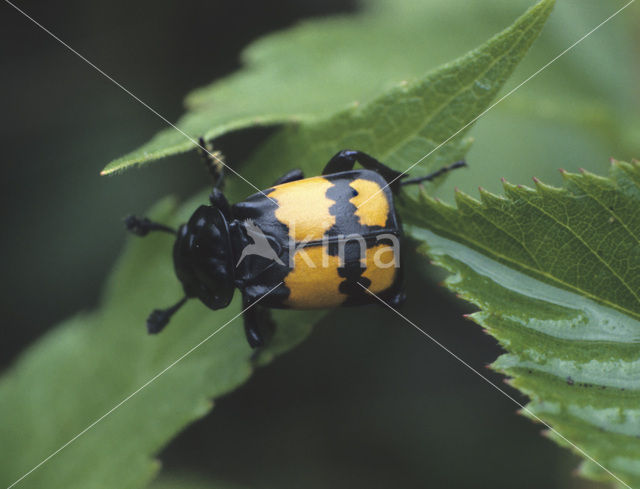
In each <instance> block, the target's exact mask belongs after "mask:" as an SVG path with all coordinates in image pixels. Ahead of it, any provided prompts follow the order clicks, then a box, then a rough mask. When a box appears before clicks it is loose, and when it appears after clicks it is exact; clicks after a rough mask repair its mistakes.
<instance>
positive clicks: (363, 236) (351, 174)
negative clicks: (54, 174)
mask: <svg viewBox="0 0 640 489" xmlns="http://www.w3.org/2000/svg"><path fill="white" fill-rule="evenodd" d="M200 143H201V146H202V147H203V148H204V141H200ZM205 157H206V158H207V161H208V164H209V168H210V170H211V172H212V174H213V176H214V179H215V184H214V188H213V191H212V193H211V195H210V197H209V205H202V206H200V207H198V208H197V209H196V210H195V212H194V213H193V215H192V216H191V218H190V219H189V221H188V222H187V223H186V224H183V225H181V226H180V227H179V228H178V230H177V231H175V230H173V229H171V228H170V227H167V226H165V225H163V224H158V223H154V222H152V221H150V220H149V219H146V218H142V219H141V218H137V217H135V216H129V217H128V218H127V219H126V220H125V223H126V226H127V229H128V230H129V231H131V232H133V233H135V234H137V235H139V236H145V235H146V234H148V233H149V232H150V231H164V232H169V233H172V234H175V235H176V240H175V244H174V247H173V261H174V268H175V272H176V275H177V276H178V279H179V280H180V282H181V283H182V286H183V288H184V293H185V297H184V298H183V299H181V300H180V301H179V302H178V303H177V304H175V305H173V306H172V307H169V308H167V309H156V310H154V311H153V312H152V313H151V315H150V316H149V318H148V319H147V329H148V331H149V333H158V332H160V331H161V330H162V329H163V328H164V327H165V326H166V325H167V323H168V322H169V320H170V318H171V316H172V315H173V314H174V313H175V312H176V311H177V310H178V309H179V308H180V307H181V306H182V305H183V304H184V303H185V302H186V300H187V299H190V298H198V299H200V300H201V301H202V302H203V303H204V304H205V305H206V306H207V307H209V308H211V309H221V308H224V307H226V306H228V305H229V303H230V302H231V299H232V298H233V294H234V292H235V289H239V290H240V292H241V293H242V298H243V307H244V309H245V311H244V313H243V317H244V327H245V332H246V335H247V340H248V342H249V344H250V345H251V347H254V348H255V347H258V346H261V345H263V344H264V343H265V340H266V338H268V337H269V336H270V335H271V334H272V332H273V329H274V324H273V322H272V321H271V318H270V314H269V311H268V310H269V308H291V309H315V308H332V307H338V306H350V305H361V304H368V303H372V302H376V300H378V299H376V297H377V298H379V299H382V300H384V301H386V302H388V303H389V304H390V305H392V306H394V307H395V306H398V305H399V304H400V303H401V302H402V301H403V300H404V293H403V291H402V276H401V275H402V274H401V268H400V266H399V259H400V248H399V243H400V241H399V238H400V236H401V234H402V227H401V225H400V221H399V219H398V216H397V214H396V210H395V207H394V202H393V197H394V195H395V194H397V193H398V191H399V190H400V188H401V186H404V185H410V184H418V183H420V182H423V181H429V180H433V179H434V178H435V177H437V176H439V175H442V174H443V173H446V172H447V171H449V170H453V169H455V168H459V167H462V166H464V165H465V163H464V162H463V161H459V162H456V163H453V164H451V165H449V166H446V167H443V168H441V169H440V170H438V171H436V172H434V173H432V174H430V175H426V176H424V177H418V178H413V179H404V177H405V176H406V175H404V174H401V173H400V172H397V171H395V170H393V169H391V168H389V167H387V166H385V165H384V164H382V163H380V162H379V161H378V160H376V159H374V158H372V157H371V156H369V155H367V154H365V153H362V152H360V151H352V150H344V151H340V152H339V153H337V154H336V155H335V156H334V157H333V158H331V160H329V163H327V165H326V166H325V168H324V170H323V172H322V175H321V176H316V177H311V178H304V176H303V174H302V172H301V171H300V170H293V171H291V172H289V173H287V174H286V175H284V176H283V177H281V178H280V179H278V180H277V181H276V182H275V183H274V185H273V186H272V187H270V188H268V189H266V190H264V191H263V192H260V193H256V194H254V195H252V196H250V197H248V198H247V199H246V200H244V201H242V202H238V203H236V204H233V205H229V203H228V202H227V199H226V198H225V196H224V194H223V193H222V190H221V188H222V184H223V177H224V174H223V171H222V170H223V166H222V165H219V164H216V163H215V162H214V161H213V159H212V158H211V155H210V153H207V154H205ZM356 162H358V163H360V165H361V166H362V167H363V169H358V170H354V169H353V168H354V165H355V163H356ZM383 255H384V256H385V258H384V262H383V263H382V262H381V260H382V258H381V257H382V256H383ZM376 258H378V259H380V261H376ZM367 291H370V292H372V293H373V294H375V296H376V297H373V296H372V295H371V294H369V293H368V292H367ZM256 302H259V303H258V304H255V303H256ZM254 304H255V305H254Z"/></svg>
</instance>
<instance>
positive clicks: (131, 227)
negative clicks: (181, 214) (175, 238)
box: [124, 216, 176, 236]
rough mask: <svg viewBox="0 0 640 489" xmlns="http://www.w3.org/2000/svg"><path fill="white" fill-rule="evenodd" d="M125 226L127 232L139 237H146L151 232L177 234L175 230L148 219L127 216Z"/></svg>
mask: <svg viewBox="0 0 640 489" xmlns="http://www.w3.org/2000/svg"><path fill="white" fill-rule="evenodd" d="M124 225H125V227H126V228H127V231H129V232H131V233H133V234H135V235H138V236H146V235H147V234H149V233H150V232H151V231H163V232H165V233H169V234H176V230H175V229H173V228H170V227H169V226H165V225H164V224H160V223H157V222H153V221H151V220H150V219H149V218H147V217H136V216H127V217H126V218H125V220H124Z"/></svg>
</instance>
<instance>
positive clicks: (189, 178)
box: [0, 0, 640, 488]
mask: <svg viewBox="0 0 640 489" xmlns="http://www.w3.org/2000/svg"><path fill="white" fill-rule="evenodd" d="M429 3H430V4H432V8H433V18H432V21H430V22H428V23H427V24H425V29H428V30H431V31H432V32H433V43H432V44H430V45H429V46H413V47H411V48H412V49H421V50H423V51H424V59H425V66H424V71H427V70H428V69H429V68H433V67H436V66H437V65H439V64H441V63H443V62H446V61H448V60H450V59H452V58H453V57H455V56H458V55H460V54H463V53H464V52H466V51H467V50H469V49H471V48H473V47H475V46H476V45H478V44H479V43H481V42H482V41H484V40H485V39H486V38H488V37H489V36H491V35H492V34H494V33H495V32H497V31H499V30H500V29H502V28H503V27H505V26H506V25H508V24H509V23H510V22H511V21H512V20H513V19H514V18H515V17H516V16H517V15H518V14H519V13H521V12H522V11H524V9H525V8H526V7H527V6H528V5H530V4H531V3H532V2H530V1H524V0H518V1H501V0H496V1H493V0H483V1H482V2H478V1H476V0H473V1H472V0H459V1H454V2H451V1H444V0H429ZM622 5H623V2H618V1H602V0H573V1H569V0H566V1H563V0H559V3H558V5H557V7H556V10H555V12H554V13H553V14H552V17H551V19H550V21H549V24H548V26H547V27H546V28H545V30H544V31H543V34H542V37H541V38H540V40H539V41H538V42H537V43H536V44H535V45H534V48H533V49H532V52H531V53H530V55H528V57H527V58H526V60H525V62H524V63H523V65H522V66H521V67H520V68H519V69H518V70H517V72H516V74H515V75H514V77H513V78H512V80H511V82H510V85H509V86H508V87H507V89H506V90H505V91H504V92H505V93H506V91H507V90H508V89H509V88H511V87H514V86H516V85H517V84H518V83H519V82H521V81H522V80H524V79H525V78H526V77H527V76H528V75H529V74H531V73H533V72H534V71H535V70H536V69H537V68H539V67H540V66H542V65H543V64H544V63H546V62H547V61H549V60H550V59H552V58H553V57H554V56H555V55H557V54H559V53H560V52H561V51H562V50H563V49H564V48H566V47H568V46H569V45H570V44H571V43H572V42H574V41H575V40H577V39H578V38H579V37H580V36H582V35H583V34H585V33H586V32H588V31H589V30H590V29H591V28H593V27H594V26H596V25H597V24H598V23H599V22H601V21H602V20H604V19H605V18H606V17H607V16H608V15H610V14H611V13H613V12H614V11H615V10H616V9H618V8H620V7H621V6H622ZM20 6H21V7H23V8H25V9H26V10H27V12H28V13H29V14H30V15H33V16H34V17H35V18H36V19H37V20H38V21H39V22H41V23H42V24H43V25H45V26H46V27H48V28H50V29H51V30H52V31H53V32H54V33H56V34H57V35H59V36H60V37H61V38H62V39H64V40H65V41H66V42H68V43H69V44H70V45H71V46H73V47H74V48H76V49H78V50H79V51H80V52H81V53H82V54H84V55H85V56H87V57H88V58H89V59H90V60H91V61H92V62H94V63H96V64H97V65H98V66H99V67H101V68H102V69H104V70H105V71H106V72H107V73H109V74H110V75H112V76H113V77H114V78H115V79H116V80H118V81H119V82H121V83H122V84H123V85H125V86H126V87H127V88H128V89H130V90H131V91H132V92H133V93H135V94H136V95H138V96H139V97H140V98H142V99H143V100H144V101H145V102H147V103H149V104H150V105H151V106H152V107H153V108H155V109H156V110H158V111H159V112H160V113H161V114H163V115H164V116H165V117H167V118H168V119H170V120H175V119H176V118H177V117H178V116H179V115H180V114H181V113H182V105H181V104H182V99H183V97H184V95H185V94H186V93H187V92H188V91H189V90H191V89H193V88H196V87H198V86H200V85H203V84H206V83H208V82H210V81H211V80H212V79H214V78H218V77H221V76H224V75H225V74H227V73H230V72H232V71H233V70H235V69H238V68H239V67H240V61H239V57H238V56H239V53H240V51H241V49H242V47H243V46H245V45H246V44H248V43H249V42H251V40H252V39H255V38H256V37H258V36H260V35H262V34H264V33H267V32H270V31H273V30H276V29H281V28H284V27H286V26H288V25H291V24H292V23H294V22H296V21H298V20H300V19H303V18H309V17H313V16H324V15H330V14H342V15H357V9H358V5H357V3H356V2H343V1H337V0H329V1H322V2H321V1H316V0H305V1H295V0H285V1H279V2H272V1H265V2H256V1H249V0H236V1H233V2H222V1H211V2H205V1H191V2H181V3H178V2H165V1H159V2H151V1H148V0H143V1H137V2H123V1H120V0H116V1H113V2H109V3H89V2H79V1H67V2H57V3H55V4H52V3H51V2H43V1H33V2H30V3H28V4H25V5H22V4H20ZM2 8H3V14H2V16H0V26H1V27H0V36H2V41H3V42H2V45H3V46H5V48H4V49H3V50H2V52H1V53H0V56H1V63H2V67H3V69H2V73H3V76H2V77H1V78H0V83H2V94H3V100H4V104H3V106H4V107H5V113H6V114H7V115H8V116H7V117H5V119H4V120H3V121H2V124H3V127H2V132H1V134H2V148H3V161H4V165H3V166H4V168H5V169H6V172H7V173H8V175H5V177H4V178H2V179H1V182H2V196H3V200H4V205H3V206H2V211H3V223H4V226H5V230H6V231H5V238H4V239H3V240H2V256H3V257H4V262H5V265H6V267H7V268H6V269H5V273H4V280H3V282H2V287H3V290H2V294H1V296H0V297H1V300H2V310H3V312H4V324H3V326H2V328H3V341H2V343H1V344H0V351H1V356H0V367H2V368H5V367H7V366H8V365H9V364H10V363H11V362H12V361H13V360H14V359H15V358H16V356H17V355H18V354H19V353H20V351H21V350H22V349H24V348H25V347H26V346H27V345H28V344H29V343H30V342H32V341H34V340H35V339H36V338H38V337H39V336H40V335H41V334H42V333H43V332H44V331H45V330H46V329H47V328H50V327H52V326H53V325H55V323H56V322H58V321H60V320H61V319H63V318H65V317H68V316H70V315H72V314H74V313H75V312H77V311H79V310H87V309H90V308H92V307H94V306H95V305H96V303H97V300H98V297H99V293H100V289H101V286H102V282H103V279H104V277H105V276H106V275H107V273H108V271H109V268H110V266H111V264H112V263H113V261H114V260H115V257H116V256H117V254H118V252H119V250H120V248H121V246H122V243H123V241H124V239H125V235H124V232H123V230H122V223H121V220H122V218H123V217H124V216H125V215H127V214H128V213H132V212H133V213H143V212H144V210H145V209H146V208H148V207H149V206H150V205H151V203H153V202H154V201H156V200H157V199H159V198H160V197H162V196H164V195H167V194H175V195H178V196H180V197H186V196H188V195H191V194H193V193H195V192H196V191H197V190H200V189H201V188H202V187H203V186H204V185H206V184H207V182H208V180H207V176H206V173H205V172H204V170H203V168H202V167H201V165H200V162H199V160H198V158H197V157H196V156H195V155H194V154H187V155H183V156H181V157H176V158H171V159H168V160H166V161H163V162H160V163H156V164H154V165H153V166H150V167H147V168H144V169H141V170H133V171H129V172H127V173H125V174H123V175H121V176H118V177H111V178H105V177H99V175H98V173H99V171H100V170H101V169H102V167H103V166H104V165H105V164H106V163H107V162H108V161H109V160H111V159H113V158H115V157H118V156H120V155H121V154H124V153H126V152H128V151H129V150H131V149H133V148H134V147H135V146H137V145H139V144H141V143H142V142H144V141H146V140H147V139H148V138H149V137H150V136H151V135H153V134H154V133H155V132H156V131H158V130H159V129H161V128H163V127H164V125H163V122H162V121H160V120H159V119H158V118H157V117H156V116H155V115H153V114H152V113H150V112H149V111H148V110H147V109H145V108H144V107H142V106H141V105H139V104H138V103H137V102H135V101H134V100H132V99H131V98H130V97H129V96H128V95H126V94H125V93H123V92H122V91H121V90H120V89H119V88H117V87H116V86H114V85H113V84H112V83H111V82H109V81H108V80H106V79H105V78H103V77H102V76H101V75H99V74H98V73H97V72H95V71H93V70H92V69H91V68H90V67H89V66H87V65H86V64H84V63H83V62H82V61H81V60H79V59H78V58H76V57H75V56H73V55H72V54H71V53H69V52H68V51H66V50H65V49H64V48H63V47H62V46H60V45H59V44H57V43H56V42H55V41H54V40H52V39H51V38H50V37H49V36H48V35H47V34H46V33H44V32H42V31H41V30H39V29H38V28H37V27H36V26H35V25H33V24H31V23H30V22H29V21H28V20H27V19H25V18H24V17H22V16H21V15H20V14H19V13H17V12H16V11H15V10H13V9H11V8H10V7H9V6H7V5H6V4H4V5H3V7H2ZM639 19H640V12H639V9H638V8H636V6H632V7H631V8H630V9H628V11H625V12H624V14H622V15H620V17H618V18H616V19H614V20H613V21H612V22H611V23H610V24H607V25H606V26H604V27H603V28H602V29H601V30H599V31H598V32H596V33H594V35H593V36H591V37H590V38H589V39H587V40H585V41H584V42H583V43H581V44H580V45H579V46H578V47H576V48H575V50H573V51H571V52H570V53H568V54H567V55H566V56H565V57H563V58H561V59H560V60H559V61H558V62H557V63H556V64H554V65H553V66H552V67H551V68H549V69H548V70H546V71H545V72H543V73H542V74H540V75H539V76H538V77H536V78H535V79H533V80H532V81H531V82H529V83H528V84H527V85H526V86H524V87H523V88H522V89H521V90H519V91H518V92H517V93H516V94H514V96H513V97H510V98H509V99H508V100H506V101H505V102H504V103H502V104H500V105H499V106H498V107H496V108H495V110H493V111H491V112H490V113H489V114H487V115H486V116H485V117H483V118H482V120H481V121H480V122H479V123H478V125H477V126H476V127H475V128H474V129H473V131H472V132H471V135H472V136H473V137H474V138H475V143H474V146H473V147H472V150H471V152H470V153H469V157H468V161H469V163H470V167H471V168H470V170H468V171H467V172H466V173H465V175H464V177H461V178H455V177H452V178H450V179H449V181H448V182H447V183H446V184H445V185H443V186H442V187H441V188H440V189H439V190H438V194H439V195H441V196H444V198H449V196H450V194H451V190H452V188H453V186H455V185H458V186H460V187H462V188H463V189H465V190H467V191H469V192H472V193H473V192H475V189H474V187H476V186H478V185H482V186H484V187H486V188H489V189H490V190H494V191H499V188H500V186H499V178H500V177H502V176H504V177H506V178H508V179H509V180H511V181H513V182H515V183H528V182H529V181H530V178H531V177H532V176H534V175H535V176H538V177H541V178H543V179H544V180H546V181H549V182H551V183H559V182H560V179H559V177H558V175H557V174H556V172H555V169H557V168H560V167H563V168H566V169H568V170H576V169H577V168H580V167H584V168H587V169H589V170H591V171H595V172H598V173H605V172H606V169H607V165H608V161H607V159H608V158H609V157H610V156H615V157H617V158H619V159H630V158H631V157H634V156H639V155H640V123H639V122H638V117H637V114H638V113H639V112H638V108H639V107H640V94H639V91H638V87H639V86H640V83H639V82H640V74H639V73H638V63H637V59H638V55H639V54H640V53H639V49H638V45H639V44H638V41H639V40H640V30H639V29H638V25H639V23H638V20H639ZM372 35H373V34H372ZM327 55H331V53H328V54H327ZM319 76H321V74H319ZM268 133H269V131H268V130H260V131H243V132H240V133H237V134H232V135H229V136H226V137H225V138H223V139H222V140H221V141H219V143H218V145H219V147H220V149H222V150H223V151H224V152H225V154H226V155H227V159H228V161H229V162H231V163H232V164H236V165H241V163H242V161H243V159H244V158H245V157H246V155H247V154H248V152H249V151H250V150H251V149H252V148H254V147H255V146H256V145H257V144H259V142H260V140H261V139H262V138H264V137H265V136H266V135H267V134H268ZM328 156H329V155H328ZM323 163H324V162H318V168H321V166H322V164H323ZM276 176H277V175H274V178H275V177H276ZM167 259H168V260H169V259H170V257H169V255H167ZM408 259H409V260H412V262H413V263H412V266H409V267H408V269H409V270H410V271H411V273H410V274H409V275H410V276H409V287H408V290H409V291H410V297H409V300H408V302H407V305H406V308H405V310H404V312H405V313H406V315H407V316H408V317H410V318H412V319H414V320H416V321H417V322H418V324H420V325H421V326H423V327H427V328H428V329H429V332H430V333H431V334H433V336H435V337H436V338H438V339H439V340H440V341H441V342H442V343H443V344H445V345H447V347H449V348H450V349H451V350H452V351H454V352H456V353H457V354H459V355H460V356H461V357H462V358H464V359H465V360H466V361H467V362H469V363H470V364H471V365H473V366H474V367H476V368H483V367H484V366H485V365H486V364H488V363H490V362H491V361H493V360H494V359H495V358H496V357H497V356H498V355H499V353H500V350H499V348H498V347H497V346H496V344H495V341H494V340H492V339H491V338H489V337H488V336H486V335H484V334H483V333H482V331H481V329H480V328H479V327H477V326H475V325H473V324H472V323H470V322H467V321H465V320H464V319H463V318H462V317H461V314H462V313H464V312H469V310H470V309H469V308H468V306H466V305H465V304H464V303H462V302H460V301H457V300H456V299H455V298H454V297H452V296H451V294H448V293H447V292H446V291H445V290H444V289H442V288H440V287H438V286H437V285H436V282H437V280H434V277H437V276H438V272H437V271H435V270H433V269H432V268H431V267H430V266H429V265H428V264H427V263H425V261H424V260H423V259H417V258H416V257H409V258H408ZM483 372H485V370H484V369H483ZM486 373H487V375H489V377H490V378H491V379H492V380H494V381H497V382H501V381H502V380H501V378H500V377H499V376H497V375H494V374H492V373H491V372H490V371H488V370H486ZM510 392H511V391H510ZM514 395H516V396H517V393H514ZM518 399H519V400H521V401H524V399H522V398H521V397H518ZM540 431H541V428H540V426H536V425H534V424H532V423H531V422H530V421H527V420H525V419H524V418H522V417H519V416H517V415H516V406H514V405H513V404H512V403H511V402H510V401H508V400H507V399H506V398H504V397H503V396H502V395H501V394H499V393H498V392H497V391H495V390H494V389H492V388H491V387H490V386H489V385H487V384H486V383H485V382H483V381H482V380H481V379H479V378H478V377H476V376H475V375H473V374H472V373H471V372H470V371H468V370H467V369H465V368H464V367H463V366H461V365H460V364H459V363H457V362H456V361H455V360H454V359H452V358H451V357H450V356H449V355H448V354H447V353H445V352H443V351H442V350H440V349H438V348H437V347H436V346H435V345H433V344H431V343H430V342H428V341H427V340H426V339H425V338H424V337H423V336H421V335H419V334H418V333H417V332H416V331H414V330H413V329H411V328H410V327H409V326H407V325H406V324H403V323H402V322H400V321H399V320H398V318H397V317H395V316H393V315H392V314H391V313H388V312H387V311H384V310H381V309H379V308H374V307H371V308H364V309H362V310H357V311H353V310H352V311H340V312H338V313H334V314H331V315H330V316H329V317H327V318H326V319H324V320H323V321H322V323H321V324H319V325H318V326H317V327H316V328H315V330H314V333H313V334H312V336H311V338H310V339H309V340H308V341H306V342H305V343H304V344H303V345H302V346H300V347H298V348H296V349H295V350H293V351H292V352H290V353H288V354H286V355H285V356H283V357H282V358H280V359H278V360H277V361H276V362H274V363H273V364H272V365H270V366H268V367H267V368H264V369H261V370H259V371H257V372H256V374H255V375H254V376H253V377H252V378H251V380H250V381H249V382H248V383H247V384H246V385H245V386H243V387H242V388H240V389H238V390H237V391H235V392H233V393H232V394H230V395H228V396H227V397H225V398H223V399H221V400H220V401H219V402H218V403H217V406H216V408H215V409H214V411H213V413H212V414H211V415H209V416H208V417H206V418H205V419H203V420H201V421H199V422H197V423H196V424H194V425H192V426H191V427H190V428H189V429H187V430H186V431H185V432H184V433H183V434H182V435H180V436H179V437H178V438H177V439H176V440H175V441H174V442H173V443H172V444H171V445H170V446H169V447H167V449H166V450H165V451H164V452H163V453H162V454H161V455H160V457H161V459H162V460H163V463H164V466H165V472H164V474H165V475H163V477H168V476H170V475H171V474H173V477H174V479H171V480H170V481H168V482H166V481H165V484H166V485H167V486H168V487H180V486H181V485H184V486H185V487H187V479H191V478H196V479H197V480H199V481H204V482H201V483H198V482H196V483H195V484H196V485H197V487H257V488H258V487H259V488H272V487H273V488H289V487H291V488H293V487H300V486H305V487H311V488H313V487H318V488H320V487H327V486H337V487H346V486H349V487H368V488H377V487H380V488H383V487H390V486H394V487H395V486H398V487H425V486H428V485H438V484H439V485H447V486H452V487H492V488H500V487H505V488H507V487H513V486H514V485H515V486H517V487H524V488H529V487H531V488H539V487H573V488H578V487H592V486H595V484H593V483H589V482H585V481H582V480H579V479H576V478H574V477H572V475H571V470H572V468H573V467H574V466H575V465H576V463H577V458H575V457H573V456H571V455H570V454H569V453H568V452H567V451H565V450H562V449H560V448H559V447H557V446H556V445H555V444H553V443H552V442H550V441H548V440H546V439H545V438H543V437H541V436H540V434H539V433H540ZM282 460H286V461H287V462H286V464H285V465H283V463H282ZM213 480H215V481H216V482H215V483H214V482H211V481H213ZM194 487H196V486H194Z"/></svg>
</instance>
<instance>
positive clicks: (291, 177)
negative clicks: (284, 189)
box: [273, 168, 304, 186]
mask: <svg viewBox="0 0 640 489" xmlns="http://www.w3.org/2000/svg"><path fill="white" fill-rule="evenodd" d="M303 178H304V174H303V173H302V170H301V169H300V168H296V169H295V170H291V171H290V172H287V173H285V174H284V175H282V176H281V177H280V178H278V179H277V180H276V181H275V182H274V183H273V185H274V186H275V185H280V184H282V183H289V182H295V181H296V180H302V179H303Z"/></svg>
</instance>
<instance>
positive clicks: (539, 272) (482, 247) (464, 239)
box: [424, 223, 640, 320]
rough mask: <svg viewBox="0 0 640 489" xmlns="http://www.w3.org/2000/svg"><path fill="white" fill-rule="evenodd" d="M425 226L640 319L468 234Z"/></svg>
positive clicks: (431, 225)
mask: <svg viewBox="0 0 640 489" xmlns="http://www.w3.org/2000/svg"><path fill="white" fill-rule="evenodd" d="M424 228H425V229H429V228H431V229H437V230H439V231H441V233H442V234H443V235H445V236H446V235H452V236H455V237H457V238H458V240H459V242H466V243H469V244H471V245H472V246H474V247H475V248H476V249H479V250H482V251H483V252H484V254H485V255H487V256H489V257H494V258H497V259H499V260H502V261H503V262H505V263H510V264H512V265H515V266H516V267H520V268H522V269H524V270H527V271H528V272H530V273H531V275H533V276H536V275H537V276H543V277H545V278H547V279H549V280H550V281H551V282H554V283H556V284H559V285H560V286H562V287H563V288H565V289H568V290H572V291H574V292H577V293H579V294H581V295H583V296H585V297H588V298H590V299H592V300H594V301H596V302H599V303H602V304H606V305H607V306H609V307H611V308H613V309H616V310H618V311H620V312H622V313H624V314H626V315H628V316H631V317H633V318H635V319H637V320H640V314H638V313H636V312H634V311H631V310H629V309H627V308H625V307H623V306H621V305H619V304H615V303H613V302H610V301H609V300H607V299H603V298H601V297H598V296H596V295H594V294H593V293H591V292H588V291H586V290H582V289H581V288H579V287H576V286H575V285H572V284H569V283H567V282H565V281H563V280H560V279H559V278H557V277H555V276H554V275H550V274H549V273H547V272H544V271H542V270H538V269H535V268H532V267H531V266H529V265H526V264H523V263H520V262H518V261H516V260H514V259H512V258H511V257H508V256H505V255H503V254H501V253H499V252H497V251H495V250H493V249H491V248H488V247H487V246H485V245H484V244H481V243H479V242H477V241H475V240H473V239H471V238H468V237H467V236H463V235H460V234H459V233H456V232H454V231H452V230H451V229H447V228H444V227H442V226H438V225H437V224H434V223H431V224H430V225H425V226H424Z"/></svg>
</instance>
